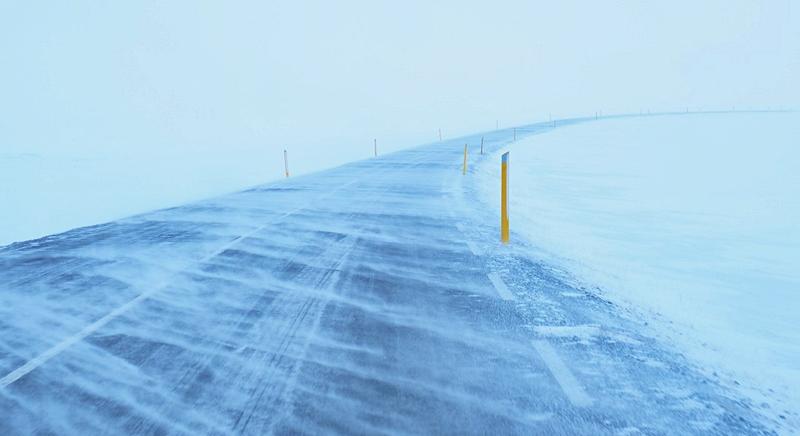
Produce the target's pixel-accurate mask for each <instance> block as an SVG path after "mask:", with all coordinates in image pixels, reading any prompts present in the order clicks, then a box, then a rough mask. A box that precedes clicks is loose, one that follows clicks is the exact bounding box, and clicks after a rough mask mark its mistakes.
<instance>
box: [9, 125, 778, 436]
mask: <svg viewBox="0 0 800 436" xmlns="http://www.w3.org/2000/svg"><path fill="white" fill-rule="evenodd" d="M578 121H580V120H572V121H569V122H566V121H565V122H564V123H563V124H562V123H560V124H559V125H565V126H566V125H569V124H570V123H575V122H578ZM584 121H586V120H584ZM550 129H551V127H550V125H549V124H540V125H531V126H521V127H519V128H517V130H516V137H517V139H521V138H523V137H524V136H526V135H531V134H535V133H544V132H547V131H548V130H550ZM514 134H515V133H514V131H513V130H510V129H509V130H497V131H492V132H485V133H483V134H480V135H474V136H469V137H464V138H458V139H454V140H451V141H447V140H445V141H442V142H437V143H434V144H429V145H424V146H420V147H416V148H412V149H408V150H405V151H402V152H398V153H392V154H386V155H381V156H380V157H378V158H373V159H368V160H363V161H359V162H353V163H350V164H347V165H344V166H341V167H338V168H334V169H331V170H327V171H324V172H320V173H316V174H311V175H307V176H302V177H292V178H290V179H287V180H282V181H280V182H276V183H274V184H271V185H264V186H258V187H255V188H252V189H248V190H245V191H242V192H238V193H234V194H230V195H224V196H221V197H217V198H212V199H209V200H204V201H200V202H196V203H191V204H187V205H184V206H178V207H173V208H170V209H164V210H159V211H155V212H151V213H146V214H141V215H137V216H134V217H130V218H126V219H122V220H117V221H112V222H109V223H106V224H101V225H96V226H91V227H84V228H79V229H74V230H71V231H69V232H66V233H62V234H57V235H52V236H48V237H45V238H41V239H37V240H33V241H27V242H19V243H14V244H11V245H8V246H5V247H0V434H2V435H17V434H81V435H86V434H109V433H112V434H132V435H151V434H175V435H195V434H248V435H249V434H253V435H261V434H458V435H463V434H489V433H492V434H525V435H529V434H548V435H549V434H553V435H559V434H561V435H573V434H586V435H619V434H675V433H680V434H707V433H713V434H759V435H760V434H771V433H772V429H773V428H780V427H779V423H776V422H775V421H773V420H770V419H768V418H767V417H765V416H764V415H763V414H760V413H758V411H757V410H755V407H753V405H752V404H751V403H750V402H749V401H748V400H747V399H746V398H743V397H742V396H741V395H739V394H737V393H735V392H734V391H732V390H731V389H729V388H726V387H725V386H723V385H721V384H720V383H718V382H717V381H716V380H714V379H713V378H710V377H708V376H707V375H705V374H703V373H701V372H700V371H698V370H697V369H696V367H695V366H694V365H693V364H692V362H691V361H688V360H687V359H686V358H685V357H684V356H682V355H680V354H678V353H675V352H674V351H672V350H671V349H669V348H667V347H664V346H663V345H662V344H660V343H659V342H658V341H657V340H655V339H653V338H652V337H649V336H648V335H646V334H645V332H644V331H643V328H642V325H641V323H637V322H634V321H631V320H630V319H628V318H626V317H623V316H621V313H620V311H619V308H618V307H616V306H614V305H611V304H609V303H608V302H607V301H604V300H602V299H599V298H597V297H596V296H595V295H593V294H592V293H590V292H587V291H586V290H585V289H582V288H580V287H577V286H573V285H572V284H571V282H570V281H568V280H567V279H566V277H567V276H566V275H565V274H564V273H563V271H560V270H558V269H555V268H553V266H552V265H550V264H547V263H544V262H541V261H539V260H538V259H537V258H536V257H535V256H534V254H535V253H536V247H535V246H532V245H530V244H529V243H527V242H526V241H525V240H524V239H522V238H519V237H517V235H512V243H511V244H510V245H501V244H500V242H499V241H498V233H499V228H498V227H499V226H498V219H497V210H496V209H488V208H486V207H485V205H484V204H482V203H480V202H479V201H477V200H476V198H477V188H478V186H479V185H478V182H479V181H480V178H479V177H476V176H477V173H476V170H475V169H476V167H479V166H481V165H484V164H486V165H496V164H497V163H498V162H497V161H496V160H495V159H494V158H493V157H492V153H494V152H496V151H498V150H500V149H502V148H504V147H507V146H508V145H509V144H510V143H511V142H512V140H513V138H514ZM482 137H483V140H484V146H485V150H486V154H484V155H481V154H480V153H479V151H478V147H479V144H480V143H481V139H482ZM465 143H467V144H468V148H470V150H471V152H470V153H469V154H468V156H469V159H470V162H469V166H468V168H469V170H468V172H467V174H462V169H463V159H464V144H465ZM513 165H514V164H513V155H512V174H514V172H513ZM495 182H498V181H497V180H493V181H492V184H493V185H495V186H497V183H495ZM512 192H513V191H512ZM512 213H513V209H512ZM512 216H513V215H512ZM513 222H514V221H512V226H513V225H514V224H513ZM512 229H513V227H512Z"/></svg>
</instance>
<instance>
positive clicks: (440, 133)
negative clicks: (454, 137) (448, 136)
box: [439, 129, 442, 142]
mask: <svg viewBox="0 0 800 436" xmlns="http://www.w3.org/2000/svg"><path fill="white" fill-rule="evenodd" d="M439 142H442V129H439Z"/></svg>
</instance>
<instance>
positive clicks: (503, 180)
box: [500, 152, 509, 244]
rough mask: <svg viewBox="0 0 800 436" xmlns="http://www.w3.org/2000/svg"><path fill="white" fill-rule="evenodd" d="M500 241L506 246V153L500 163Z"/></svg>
mask: <svg viewBox="0 0 800 436" xmlns="http://www.w3.org/2000/svg"><path fill="white" fill-rule="evenodd" d="M500 168H501V170H500V173H501V175H500V178H501V181H500V241H501V242H502V243H503V244H508V233H509V232H508V153H507V152H506V153H503V160H502V161H501V162H500Z"/></svg>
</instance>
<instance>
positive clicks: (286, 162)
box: [283, 150, 289, 177]
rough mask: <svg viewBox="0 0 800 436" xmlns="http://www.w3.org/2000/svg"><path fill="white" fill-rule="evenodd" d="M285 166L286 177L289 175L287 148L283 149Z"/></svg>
mask: <svg viewBox="0 0 800 436" xmlns="http://www.w3.org/2000/svg"><path fill="white" fill-rule="evenodd" d="M283 168H284V171H285V172H286V177H289V156H288V154H287V153H286V150H283Z"/></svg>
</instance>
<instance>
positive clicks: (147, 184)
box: [0, 140, 386, 246]
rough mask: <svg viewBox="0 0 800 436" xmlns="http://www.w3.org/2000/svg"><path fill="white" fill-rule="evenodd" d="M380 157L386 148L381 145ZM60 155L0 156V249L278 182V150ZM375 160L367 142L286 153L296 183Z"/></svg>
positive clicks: (16, 151)
mask: <svg viewBox="0 0 800 436" xmlns="http://www.w3.org/2000/svg"><path fill="white" fill-rule="evenodd" d="M379 146H380V149H379V151H380V152H381V153H384V152H385V151H386V150H385V148H386V146H384V145H383V144H380V145H379ZM77 148H78V150H79V151H77V152H74V153H65V152H62V151H59V150H56V149H47V150H45V151H42V152H39V153H30V152H27V151H26V149H25V148H23V147H16V148H15V147H10V146H8V145H4V146H3V147H2V148H1V149H0V205H2V211H3V212H2V213H0V246H3V245H7V244H10V243H12V242H16V241H25V240H29V239H34V238H40V237H42V236H46V235H51V234H53V233H59V232H63V231H66V230H69V229H72V228H75V227H81V226H88V225H93V224H100V223H104V222H108V221H111V220H115V219H119V218H123V217H126V216H130V215H134V214H137V213H142V212H146V211H151V210H155V209H160V208H164V207H170V206H173V205H175V204H183V203H186V202H190V201H196V200H200V199H203V198H208V197H212V196H216V195H221V194H225V193H230V192H234V191H238V190H241V189H245V188H248V187H251V186H255V185H257V184H260V183H264V182H265V181H268V180H278V179H280V178H281V177H283V153H282V151H281V150H277V149H276V148H275V147H264V148H263V149H253V148H247V147H236V146H234V145H231V146H221V147H219V149H214V150H210V149H208V148H207V147H206V148H202V147H199V148H198V149H196V150H192V149H191V148H187V149H185V150H181V151H170V150H166V149H165V150H153V149H149V148H144V150H143V151H142V152H139V153H132V152H130V151H128V152H121V151H118V150H113V149H112V150H108V151H91V152H90V151H80V150H81V149H80V147H77ZM371 154H372V142H371V140H370V141H369V142H368V141H366V140H365V142H364V144H353V145H351V146H349V147H344V146H340V147H336V148H327V149H326V148H324V147H319V149H318V150H290V152H289V163H290V170H291V173H292V174H293V175H299V174H303V173H308V172H312V171H319V170H322V169H324V168H329V167H332V166H335V165H340V164H343V163H345V162H348V161H353V160H358V159H364V158H366V157H369V156H371Z"/></svg>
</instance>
